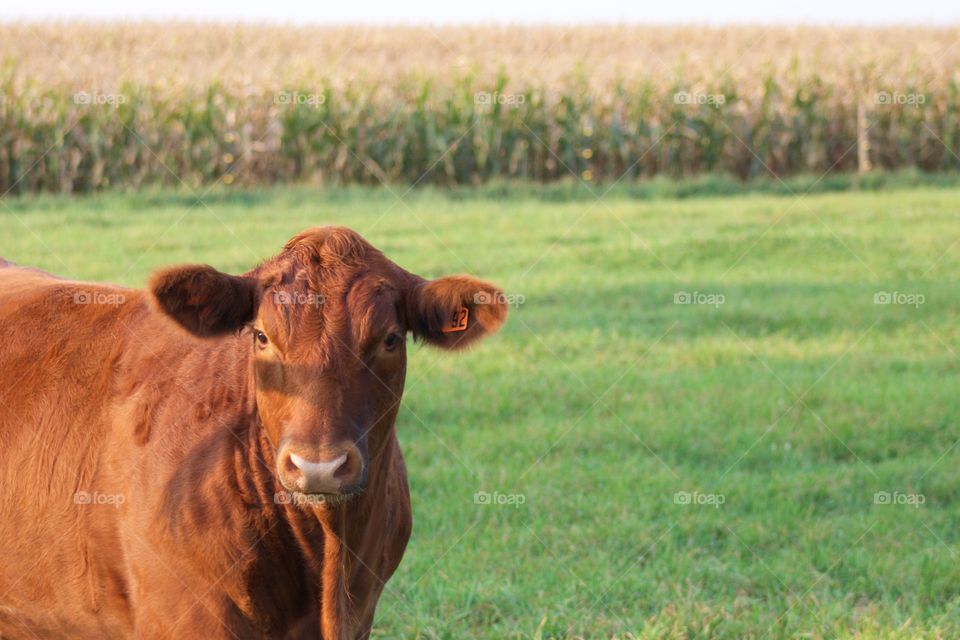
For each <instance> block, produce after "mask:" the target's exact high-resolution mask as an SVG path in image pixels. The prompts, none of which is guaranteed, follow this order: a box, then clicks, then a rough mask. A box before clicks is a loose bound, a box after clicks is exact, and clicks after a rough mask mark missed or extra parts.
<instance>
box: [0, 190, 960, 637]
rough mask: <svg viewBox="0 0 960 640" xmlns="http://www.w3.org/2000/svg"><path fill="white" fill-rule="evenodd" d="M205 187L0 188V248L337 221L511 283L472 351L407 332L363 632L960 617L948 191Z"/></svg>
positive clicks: (123, 258) (880, 630) (387, 244)
mask: <svg viewBox="0 0 960 640" xmlns="http://www.w3.org/2000/svg"><path fill="white" fill-rule="evenodd" d="M203 200H204V202H205V203H206V204H205V205H199V204H197V203H196V202H195V201H194V199H193V198H192V197H188V196H184V195H182V194H166V195H158V196H116V195H112V196H103V197H99V198H96V199H87V200H81V201H76V202H71V201H68V200H62V199H58V198H41V199H29V200H14V201H7V205H8V207H9V209H7V208H4V207H2V206H0V224H2V228H3V229H4V231H3V234H2V235H0V255H3V256H5V257H6V258H8V259H10V260H13V261H16V262H23V263H29V264H34V265H39V266H41V267H44V268H46V269H49V270H52V271H54V272H57V273H60V274H64V275H72V276H75V277H82V278H90V279H97V280H109V281H114V282H122V283H125V284H130V285H138V284H140V283H142V282H143V280H144V278H145V277H146V275H147V273H148V272H149V271H150V269H151V268H153V267H156V266H158V265H163V264H168V263H173V262H178V261H205V262H209V263H212V264H214V265H215V266H217V267H219V268H222V269H226V270H233V271H240V270H244V269H246V268H248V267H249V266H251V265H252V264H253V263H254V262H255V261H256V260H257V259H259V258H262V257H265V256H267V255H268V254H270V253H272V252H274V251H276V250H277V249H278V248H279V247H280V246H281V244H282V242H283V241H284V240H286V239H287V238H288V237H289V236H291V235H292V234H293V233H294V232H296V231H298V230H300V229H302V228H304V227H307V226H310V225H315V224H322V223H337V224H346V225H350V226H352V227H354V228H356V229H357V230H359V231H360V232H362V233H363V234H365V235H366V236H367V237H368V238H369V239H370V240H371V241H373V242H374V243H375V244H376V245H378V246H380V247H381V248H383V249H384V250H385V251H386V252H387V253H388V254H389V255H390V256H392V257H393V258H394V259H395V260H396V261H397V262H399V263H400V264H402V265H404V266H405V267H407V268H409V269H412V270H416V271H418V272H420V273H422V274H424V275H439V274H444V273H448V272H457V271H470V272H474V273H476V274H478V275H480V276H483V277H486V278H490V279H492V280H494V281H496V282H499V283H500V284H501V285H503V286H504V287H505V288H506V290H507V291H508V293H510V294H515V295H517V296H518V298H517V299H518V301H519V300H520V299H521V298H520V296H522V304H519V305H518V307H517V308H516V309H515V311H514V312H513V315H512V319H511V321H510V322H509V323H508V326H507V327H506V328H505V329H504V331H503V333H502V334H501V335H500V336H498V337H497V338H495V339H493V340H491V341H490V342H488V343H486V344H484V345H483V346H482V347H479V348H477V349H476V350H474V351H472V352H470V353H468V354H466V355H464V356H462V357H455V356H450V355H444V354H438V353H434V352H432V351H430V350H428V349H426V348H420V347H416V348H414V350H413V352H412V354H411V374H410V379H409V383H408V386H407V391H406V398H405V401H404V402H405V404H404V409H403V410H402V412H401V417H400V423H399V433H400V439H401V441H402V444H403V447H404V451H405V454H406V457H407V464H408V466H409V470H410V480H411V485H412V490H413V502H414V510H415V528H414V535H413V539H412V541H411V545H410V547H409V550H408V552H407V556H406V557H405V559H404V561H403V564H402V565H401V568H400V570H399V572H398V574H397V575H396V577H395V578H394V579H393V580H392V581H391V582H390V584H389V586H388V588H387V590H386V593H385V595H384V598H383V599H382V601H381V605H380V609H379V612H378V618H377V631H376V636H377V637H381V638H395V637H420V638H527V637H539V638H571V637H589V638H611V637H617V638H633V637H640V638H660V637H670V638H731V639H733V638H768V637H776V638H800V637H802V638H854V637H855V638H956V637H960V562H958V560H960V558H958V545H960V526H958V525H960V495H958V482H957V473H956V469H957V465H958V463H960V447H955V446H954V445H955V444H956V443H957V440H958V438H960V428H958V418H960V399H958V395H957V388H958V385H957V383H958V375H960V359H958V353H957V351H958V349H960V322H958V316H960V300H958V296H957V282H956V280H957V277H956V274H957V273H958V272H960V264H958V255H960V254H958V251H957V247H956V246H955V245H954V243H955V242H958V239H960V221H958V217H957V211H958V208H960V190H957V189H931V188H917V189H909V190H893V191H887V192H876V193H873V192H868V193H845V194H829V193H827V194H816V195H811V196H809V197H807V198H805V199H802V200H797V199H795V198H793V197H782V196H775V195H754V196H737V197H729V198H688V199H684V200H654V201H637V200H630V199H627V198H626V197H623V195H622V194H620V195H617V194H614V195H613V196H611V197H610V198H608V199H605V200H604V201H602V202H593V201H591V200H590V199H581V200H579V201H576V202H566V203H564V202H543V201H537V200H535V199H530V198H526V197H514V198H510V199H506V200H503V201H494V200H491V199H489V198H485V199H471V198H460V199H448V198H444V197H443V196H441V195H439V194H435V193H426V194H424V193H414V194H411V195H408V196H407V197H406V199H405V202H399V201H397V200H396V199H395V198H394V196H393V195H392V194H390V193H388V192H386V191H383V190H380V191H368V192H359V191H350V192H343V193H342V194H340V195H338V194H337V193H333V194H327V195H324V196H322V197H320V196H318V195H317V194H315V193H313V192H311V191H309V190H306V189H291V190H283V191H274V192H269V191H268V192H260V193H257V194H253V195H249V196H237V195H225V194H223V193H221V192H213V193H210V194H205V196H204V198H203ZM682 292H688V293H689V294H690V296H689V298H690V299H693V300H694V301H696V302H699V303H701V304H677V303H676V302H675V299H676V298H677V296H678V294H680V298H681V299H682V298H683V296H682ZM882 292H888V293H890V294H893V292H896V293H897V295H891V296H890V298H891V300H892V301H893V304H876V303H875V296H877V294H878V293H880V298H879V299H880V300H881V301H882V300H883V295H882ZM694 294H696V295H694ZM910 296H913V297H910ZM920 296H922V298H921V297H920ZM481 491H485V492H490V493H491V494H492V493H493V492H499V494H501V495H506V496H509V497H511V500H510V501H511V502H520V501H521V500H522V501H523V504H519V505H516V504H509V505H494V504H487V505H484V504H476V503H475V499H474V494H475V493H476V492H481ZM684 492H686V493H684ZM877 492H886V493H881V494H879V497H878V495H877ZM516 496H522V498H518V497H516ZM887 496H888V497H889V500H887V499H886V497H887ZM688 498H689V499H688ZM684 502H689V504H684ZM885 502H889V504H885ZM919 502H922V504H916V503H919Z"/></svg>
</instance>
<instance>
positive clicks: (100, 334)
mask: <svg viewBox="0 0 960 640" xmlns="http://www.w3.org/2000/svg"><path fill="white" fill-rule="evenodd" d="M85 296H87V297H89V298H90V300H91V303H87V304H84V303H83V299H84V297H85ZM110 296H112V298H108V297H110ZM97 299H99V300H101V301H103V300H107V301H106V302H97ZM111 299H112V300H114V301H115V302H116V304H114V303H113V302H110V301H109V300H111ZM78 300H79V301H80V302H79V303H78V302H77V301H78ZM121 301H122V302H121ZM0 332H2V335H3V340H2V342H0V362H2V363H3V367H4V374H3V380H4V387H3V389H0V442H2V445H0V482H2V486H3V488H4V497H3V500H2V501H0V547H2V553H0V594H2V601H0V602H2V605H3V606H2V607H0V633H2V635H3V637H5V638H7V637H9V638H20V637H24V638H31V637H34V635H33V634H36V635H37V636H39V637H41V638H57V637H63V638H130V637H134V636H136V637H141V638H152V637H178V634H177V633H176V629H178V628H179V629H181V634H182V632H183V630H184V629H190V630H191V635H192V633H193V632H196V633H197V635H196V636H194V637H204V638H220V637H224V638H230V637H233V635H231V633H228V631H227V629H230V630H231V631H232V633H233V634H236V635H237V636H239V637H241V638H246V637H261V636H268V637H287V636H290V637H294V636H295V635H297V633H299V635H300V636H301V637H318V636H319V624H320V620H321V618H320V608H321V596H322V594H321V588H322V587H328V588H331V589H337V590H342V591H343V595H344V596H346V594H347V593H350V594H351V596H352V597H358V596H359V598H360V600H361V602H357V603H354V607H355V612H354V613H351V614H350V615H351V617H355V618H356V620H355V625H354V630H355V631H357V632H359V631H360V630H363V629H367V628H368V627H369V625H370V624H371V622H372V613H373V606H372V605H373V602H375V600H376V598H377V596H378V595H379V592H380V589H381V588H382V585H383V583H384V582H385V581H386V580H387V579H388V578H389V577H390V575H391V574H392V573H393V570H394V569H395V568H396V566H397V564H399V561H400V558H401V556H402V554H403V550H404V548H405V545H406V541H407V538H408V536H409V532H410V526H411V513H410V503H409V496H408V493H407V486H406V474H405V471H404V466H403V460H402V458H401V455H400V449H399V447H398V445H397V442H396V437H395V435H394V434H393V433H392V432H390V433H383V434H377V436H379V438H380V441H379V442H377V443H375V444H374V445H373V447H372V448H373V449H375V450H379V451H380V452H381V453H380V459H379V460H378V461H377V462H374V463H371V478H370V487H369V489H368V491H367V492H365V493H364V494H362V495H360V496H358V497H356V498H354V499H353V500H351V501H350V502H349V503H347V504H344V505H340V506H336V507H329V508H324V507H320V509H326V510H329V511H333V512H336V511H338V510H339V511H345V510H346V509H349V510H350V517H343V514H336V513H334V515H335V516H336V515H340V516H341V517H340V518H336V517H335V518H334V521H337V520H339V523H336V522H335V524H334V527H333V528H334V529H335V531H334V533H335V535H334V536H332V538H337V537H339V538H340V539H343V540H347V541H349V542H348V546H350V547H351V550H352V551H354V552H356V553H357V555H358V556H359V557H358V558H352V557H350V556H351V554H350V553H349V552H347V553H346V554H342V553H341V551H340V550H339V549H333V550H328V549H325V538H324V531H323V526H322V523H321V519H320V518H318V517H317V516H316V515H315V514H314V513H313V512H312V511H311V510H310V509H305V508H303V506H302V505H296V504H291V503H290V502H291V501H292V500H293V499H292V498H290V499H289V500H285V499H284V497H285V496H286V493H285V492H284V491H283V488H282V487H281V486H280V485H279V484H278V483H277V482H276V480H275V479H274V477H273V475H272V474H271V472H270V467H271V465H272V457H273V453H272V451H271V447H269V446H266V444H265V443H264V442H263V441H262V436H261V434H260V433H259V432H258V430H257V428H256V418H255V417H254V415H253V413H252V410H251V404H250V400H251V398H250V391H249V387H248V377H249V357H248V349H247V342H248V341H247V340H246V339H242V338H241V336H239V335H229V336H225V337H222V338H218V339H214V340H210V339H203V338H197V337H193V336H189V335H184V334H181V333H178V332H176V331H173V330H172V327H171V326H170V325H169V322H168V321H167V320H166V319H165V318H163V317H161V315H160V314H159V313H158V312H157V311H155V310H153V309H152V308H151V307H150V305H149V304H147V302H146V301H145V300H144V294H143V293H141V292H138V291H131V290H125V289H118V288H108V287H102V286H96V287H94V286H91V285H87V284H79V283H71V282H65V281H61V280H56V279H53V278H50V277H47V276H45V275H43V274H40V273H38V272H35V271H29V270H24V269H18V268H7V269H3V270H0ZM201 380H202V381H206V382H205V383H201V384H198V381H201ZM278 498H279V499H278ZM385 498H386V499H385ZM374 499H376V501H377V503H378V504H377V505H373V504H368V503H370V502H372V501H373V500H374ZM336 524H340V526H341V527H342V528H341V529H340V530H339V531H337V530H336ZM331 546H334V547H337V546H339V544H338V543H337V542H334V543H333V544H332V545H331ZM325 553H328V554H329V555H330V556H331V557H332V558H336V559H338V560H339V561H341V562H344V563H346V564H348V565H350V566H351V571H350V575H349V579H348V580H346V581H344V583H342V584H337V583H336V582H337V581H333V582H332V583H330V584H328V583H324V581H323V580H322V568H323V558H324V555H325ZM351 583H352V584H351ZM356 635H362V634H361V633H357V634H356ZM179 637H184V636H182V635H179Z"/></svg>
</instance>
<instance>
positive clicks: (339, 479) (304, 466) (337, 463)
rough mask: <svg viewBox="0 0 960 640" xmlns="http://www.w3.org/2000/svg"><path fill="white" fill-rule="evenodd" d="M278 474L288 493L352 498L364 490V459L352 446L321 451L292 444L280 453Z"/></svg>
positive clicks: (355, 447)
mask: <svg viewBox="0 0 960 640" xmlns="http://www.w3.org/2000/svg"><path fill="white" fill-rule="evenodd" d="M277 473H278V475H279V478H280V483H281V484H282V485H283V486H284V488H286V489H287V490H288V491H294V492H298V493H305V494H323V495H328V496H343V495H350V494H353V493H356V492H357V491H360V490H361V489H362V488H363V482H364V464H363V457H362V456H361V455H360V451H359V449H358V448H357V446H356V445H354V444H352V443H351V444H347V445H344V446H340V447H335V448H332V449H325V450H322V451H320V450H317V449H316V448H311V447H300V446H296V445H295V444H293V443H289V444H285V445H284V446H282V447H281V449H280V452H279V453H278V456H277Z"/></svg>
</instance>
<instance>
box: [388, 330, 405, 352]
mask: <svg viewBox="0 0 960 640" xmlns="http://www.w3.org/2000/svg"><path fill="white" fill-rule="evenodd" d="M401 344H403V336H402V335H400V334H399V333H391V334H390V335H388V336H387V337H386V339H385V340H384V341H383V348H384V349H386V350H387V351H396V350H397V347H399V346H400V345H401Z"/></svg>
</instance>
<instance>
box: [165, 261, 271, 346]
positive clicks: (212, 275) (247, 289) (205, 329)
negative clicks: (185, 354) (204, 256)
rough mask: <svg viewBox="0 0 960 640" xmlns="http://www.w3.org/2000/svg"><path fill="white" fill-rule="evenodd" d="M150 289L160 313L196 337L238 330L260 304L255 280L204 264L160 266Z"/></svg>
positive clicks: (251, 316)
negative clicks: (162, 267)
mask: <svg viewBox="0 0 960 640" xmlns="http://www.w3.org/2000/svg"><path fill="white" fill-rule="evenodd" d="M149 290H150V294H151V296H152V297H153V299H154V301H155V302H156V304H157V306H158V307H159V308H160V310H161V311H162V312H164V313H165V314H167V315H168V316H170V317H171V318H173V319H174V320H176V321H177V323H179V324H180V326H182V327H184V328H185V329H187V330H188V331H190V332H191V333H193V334H196V335H198V336H215V335H220V334H223V333H228V332H231V331H238V330H239V329H241V328H242V327H243V325H245V324H247V323H248V322H250V321H252V320H253V319H254V317H255V316H256V314H257V307H258V305H259V303H260V284H259V282H258V281H257V280H256V279H254V278H245V277H243V276H231V275H229V274H226V273H221V272H219V271H217V270H216V269H214V268H213V267H210V266H207V265H182V266H178V267H169V268H167V269H162V270H160V271H158V272H156V273H154V274H153V276H152V277H151V278H150V283H149Z"/></svg>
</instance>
